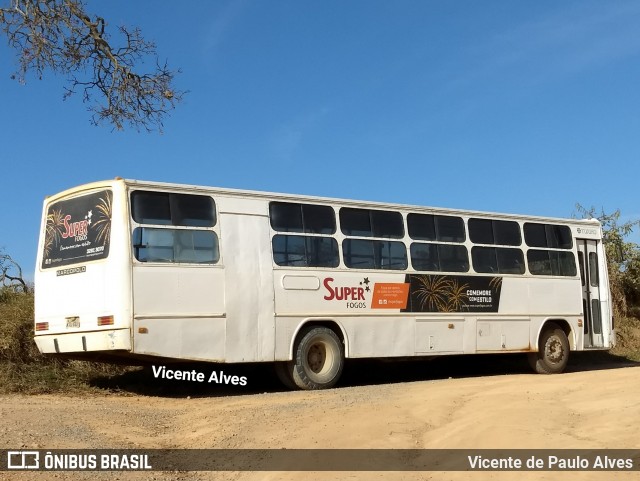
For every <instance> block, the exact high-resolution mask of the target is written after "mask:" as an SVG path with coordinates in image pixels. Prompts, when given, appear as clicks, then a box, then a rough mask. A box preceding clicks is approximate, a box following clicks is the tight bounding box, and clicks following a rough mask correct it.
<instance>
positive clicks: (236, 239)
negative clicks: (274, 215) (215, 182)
mask: <svg viewBox="0 0 640 481" xmlns="http://www.w3.org/2000/svg"><path fill="white" fill-rule="evenodd" d="M247 202H248V201H247V200H245V201H244V204H245V205H243V209H242V210H243V211H244V212H247V211H250V212H256V213H252V214H250V215H246V214H236V213H232V212H229V210H234V207H236V206H235V205H234V204H233V203H231V202H227V203H224V199H220V202H219V205H220V210H221V215H220V228H221V245H222V246H223V252H224V263H225V284H226V289H225V305H226V315H227V330H226V349H225V353H226V361H227V362H257V361H273V360H274V359H275V357H274V356H275V355H274V346H275V317H274V307H273V295H274V294H273V264H272V257H271V240H270V238H269V218H268V216H267V208H266V203H265V202H263V201H253V202H252V205H246V204H247ZM225 210H226V212H225ZM259 213H261V214H259Z"/></svg>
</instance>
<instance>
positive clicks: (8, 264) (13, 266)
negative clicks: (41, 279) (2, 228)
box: [0, 252, 29, 293]
mask: <svg viewBox="0 0 640 481" xmlns="http://www.w3.org/2000/svg"><path fill="white" fill-rule="evenodd" d="M3 287H5V288H9V289H12V290H15V291H18V292H20V291H21V292H25V293H26V292H29V286H28V285H27V282H26V281H25V280H24V278H23V276H22V267H20V265H19V264H18V263H17V262H16V261H14V260H13V259H12V258H11V256H10V255H8V254H3V253H2V252H0V289H1V288H3Z"/></svg>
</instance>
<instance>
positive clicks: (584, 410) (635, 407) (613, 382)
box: [0, 366, 640, 481]
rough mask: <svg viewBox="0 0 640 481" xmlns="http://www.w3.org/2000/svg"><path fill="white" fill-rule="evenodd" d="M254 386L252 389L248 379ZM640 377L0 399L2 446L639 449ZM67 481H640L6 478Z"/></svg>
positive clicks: (548, 476)
mask: <svg viewBox="0 0 640 481" xmlns="http://www.w3.org/2000/svg"><path fill="white" fill-rule="evenodd" d="M249 383H251V378H249ZM639 428H640V367H618V366H613V367H611V368H607V369H598V370H587V371H575V372H570V373H566V374H562V375H556V376H542V375H534V374H525V373H515V374H514V373H510V374H506V375H505V374H502V375H500V374H498V375H496V374H494V375H490V376H486V375H483V376H473V377H462V378H456V379H447V378H444V379H435V380H433V379H432V380H426V381H425V380H422V381H414V382H400V383H394V384H382V385H367V386H355V387H353V386H352V387H342V388H338V389H333V390H329V391H320V392H300V391H298V392H287V391H275V392H266V393H262V392H257V393H250V394H238V393H235V394H234V393H233V392H232V391H228V393H227V394H225V395H222V396H203V397H194V396H191V397H190V398H187V397H179V398H176V397H166V396H142V395H135V394H126V395H116V394H112V395H90V396H61V395H45V396H22V395H11V396H1V397H0V446H1V447H2V448H6V449H19V448H24V449H30V448H38V449H54V448H55V449H61V448H137V447H141V448H288V449H293V448H470V449H480V448H551V449H560V448H590V449H592V448H627V449H640V434H639ZM0 478H1V479H7V480H14V479H15V480H20V481H26V480H31V479H37V480H44V479H69V480H89V479H91V480H100V479H120V480H128V479H135V480H143V479H144V480H147V479H150V480H159V481H160V480H161V481H164V480H186V479H198V480H206V479H212V480H218V479H233V480H243V481H244V480H291V479H322V480H338V479H348V480H357V481H360V480H370V479H373V480H377V479H384V480H463V479H474V480H475V479H477V480H485V479H493V480H505V481H506V480H512V479H518V480H525V481H528V480H555V479H562V480H563V481H565V480H567V481H571V480H594V481H595V480H613V479H615V480H618V479H620V480H632V479H634V480H635V479H638V478H639V473H638V471H636V472H635V473H628V472H627V473H623V472H580V473H567V472H562V473H559V472H523V473H514V472H482V473H467V472H418V473H416V472H387V473H373V472H311V473H301V472H297V473H296V472H284V473H276V472H257V473H255V472H254V473H252V472H224V473H216V472H200V473H177V472H174V473H163V472H150V473H113V472H111V473H68V472H56V473H8V472H5V473H0Z"/></svg>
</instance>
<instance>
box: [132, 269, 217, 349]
mask: <svg viewBox="0 0 640 481" xmlns="http://www.w3.org/2000/svg"><path fill="white" fill-rule="evenodd" d="M133 280H134V281H133V292H134V330H133V338H134V342H133V345H134V352H135V353H136V354H147V355H154V356H162V357H167V358H175V359H196V360H211V361H223V360H224V358H225V351H224V339H225V329H226V324H225V318H224V270H223V269H222V268H221V267H220V266H208V265H207V266H194V265H190V266H173V265H144V264H134V267H133Z"/></svg>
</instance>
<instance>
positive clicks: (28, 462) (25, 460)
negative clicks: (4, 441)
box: [7, 451, 40, 469]
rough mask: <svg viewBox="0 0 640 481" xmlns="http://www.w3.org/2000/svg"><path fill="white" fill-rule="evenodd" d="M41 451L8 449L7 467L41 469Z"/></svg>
mask: <svg viewBox="0 0 640 481" xmlns="http://www.w3.org/2000/svg"><path fill="white" fill-rule="evenodd" d="M39 468H40V453H39V452H38V451H8V452H7V469H39Z"/></svg>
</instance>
